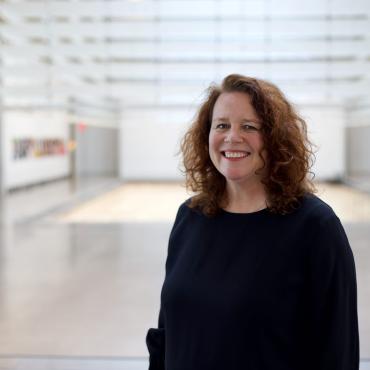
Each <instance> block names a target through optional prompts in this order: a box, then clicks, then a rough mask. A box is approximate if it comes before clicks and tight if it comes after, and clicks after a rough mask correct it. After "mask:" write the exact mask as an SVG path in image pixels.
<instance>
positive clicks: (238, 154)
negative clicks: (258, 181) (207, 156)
mask: <svg viewBox="0 0 370 370" xmlns="http://www.w3.org/2000/svg"><path fill="white" fill-rule="evenodd" d="M221 154H222V155H223V156H224V157H225V158H228V159H234V158H236V159H239V158H245V157H248V156H249V155H250V154H251V153H250V152H245V151H240V150H238V151H229V150H227V151H222V152H221Z"/></svg>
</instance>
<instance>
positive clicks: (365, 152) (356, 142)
mask: <svg viewBox="0 0 370 370" xmlns="http://www.w3.org/2000/svg"><path fill="white" fill-rule="evenodd" d="M346 133H347V151H348V155H347V174H348V175H354V176H356V175H365V176H369V175H370V104H369V102H368V103H367V104H366V105H364V106H363V107H359V108H356V109H352V110H350V111H349V113H348V126H347V129H346Z"/></svg>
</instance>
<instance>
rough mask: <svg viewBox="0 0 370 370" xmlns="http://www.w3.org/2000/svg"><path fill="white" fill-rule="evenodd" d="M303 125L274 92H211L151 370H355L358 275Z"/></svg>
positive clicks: (239, 83)
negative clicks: (316, 177) (322, 192)
mask: <svg viewBox="0 0 370 370" xmlns="http://www.w3.org/2000/svg"><path fill="white" fill-rule="evenodd" d="M310 148H311V146H310V143H309V141H308V139H307V133H306V125H305V122H304V120H303V119H302V118H300V117H299V116H298V115H297V113H296V112H295V110H294V108H293V107H292V105H291V104H290V103H289V102H288V101H287V100H286V98H285V97H284V95H283V94H282V92H281V91H280V90H279V89H278V88H277V87H276V86H274V85H272V84H271V83H268V82H266V81H262V80H257V79H254V78H249V77H245V76H241V75H230V76H228V77H226V78H225V79H224V80H223V82H222V85H221V86H220V87H218V86H212V87H211V88H210V89H209V91H208V96H207V99H206V101H205V102H204V103H203V104H202V106H201V107H200V110H199V112H198V114H197V117H196V119H195V121H194V122H193V125H192V126H191V128H190V129H189V131H188V132H187V133H186V135H185V137H184V139H183V142H182V152H183V157H184V167H185V172H186V180H187V186H188V188H189V189H191V190H192V191H194V192H195V193H196V195H195V196H194V197H192V198H191V199H189V200H188V201H186V202H185V203H184V204H182V205H181V206H180V208H179V211H178V213H177V216H176V220H175V223H174V226H173V229H172V231H171V234H170V239H169V247H168V256H167V261H166V278H165V281H164V284H163V288H162V293H161V309H160V314H159V325H158V328H156V329H154V328H151V329H149V331H148V334H147V338H146V341H147V346H148V349H149V353H150V367H149V369H150V370H164V369H166V370H218V369H220V370H221V369H222V370H234V369H235V370H242V369H243V370H244V369H245V370H305V369H307V370H308V369H309V370H358V368H359V338H358V322H357V294H356V273H355V265H354V259H353V255H352V251H351V248H350V246H349V244H348V240H347V237H346V235H345V232H344V230H343V227H342V225H341V223H340V221H339V219H338V218H337V216H336V215H335V214H334V212H333V210H332V209H331V208H330V207H329V206H328V205H327V204H325V203H324V202H323V201H322V200H320V199H319V198H318V197H316V196H315V195H313V192H314V187H313V185H312V183H311V182H310V180H309V179H308V178H307V175H308V172H309V169H310V165H311V163H310V160H311V157H312V151H311V149H310Z"/></svg>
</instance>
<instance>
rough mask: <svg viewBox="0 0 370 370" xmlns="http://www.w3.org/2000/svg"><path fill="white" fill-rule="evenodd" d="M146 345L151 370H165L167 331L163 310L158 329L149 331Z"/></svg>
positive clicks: (160, 314)
mask: <svg viewBox="0 0 370 370" xmlns="http://www.w3.org/2000/svg"><path fill="white" fill-rule="evenodd" d="M146 345H147V347H148V351H149V370H164V368H165V365H164V356H165V329H164V320H163V311H162V309H160V311H159V318H158V328H150V329H149V330H148V333H147V335H146Z"/></svg>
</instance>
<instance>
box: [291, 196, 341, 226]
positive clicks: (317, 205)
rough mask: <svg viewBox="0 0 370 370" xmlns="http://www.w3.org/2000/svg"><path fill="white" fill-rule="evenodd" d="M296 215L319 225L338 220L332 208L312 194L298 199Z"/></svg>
mask: <svg viewBox="0 0 370 370" xmlns="http://www.w3.org/2000/svg"><path fill="white" fill-rule="evenodd" d="M296 214H297V215H300V216H302V217H304V218H307V219H309V220H312V221H316V222H319V223H321V222H326V221H327V220H329V219H337V218H338V217H337V215H336V214H335V212H334V210H333V208H332V207H331V206H330V205H329V204H328V203H326V202H325V201H323V200H322V199H321V198H319V197H318V196H316V195H314V194H306V195H304V196H303V197H302V198H301V199H300V203H299V207H298V209H297V210H296Z"/></svg>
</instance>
